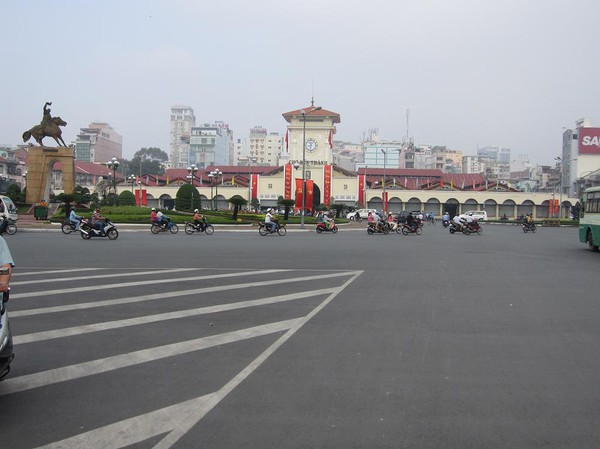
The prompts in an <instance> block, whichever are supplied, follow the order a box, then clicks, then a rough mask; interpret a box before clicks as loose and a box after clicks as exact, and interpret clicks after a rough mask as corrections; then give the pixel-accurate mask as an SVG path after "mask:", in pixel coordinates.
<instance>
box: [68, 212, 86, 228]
mask: <svg viewBox="0 0 600 449" xmlns="http://www.w3.org/2000/svg"><path fill="white" fill-rule="evenodd" d="M82 219H83V217H81V216H79V215H77V214H76V213H75V208H74V207H71V213H70V214H69V223H71V224H72V225H75V230H76V231H79V225H80V224H81V220H82Z"/></svg>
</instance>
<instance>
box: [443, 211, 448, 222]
mask: <svg viewBox="0 0 600 449" xmlns="http://www.w3.org/2000/svg"><path fill="white" fill-rule="evenodd" d="M447 221H448V222H449V221H450V215H449V214H448V212H444V215H442V223H445V222H447Z"/></svg>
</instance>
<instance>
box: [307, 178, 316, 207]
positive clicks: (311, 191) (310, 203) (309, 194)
mask: <svg viewBox="0 0 600 449" xmlns="http://www.w3.org/2000/svg"><path fill="white" fill-rule="evenodd" d="M314 187H315V182H314V181H313V180H312V179H307V180H306V201H305V203H304V207H305V208H306V209H310V211H311V212H312V211H313V198H314V195H313V194H314V190H315V189H314Z"/></svg>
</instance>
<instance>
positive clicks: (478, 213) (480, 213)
mask: <svg viewBox="0 0 600 449" xmlns="http://www.w3.org/2000/svg"><path fill="white" fill-rule="evenodd" d="M465 215H470V216H472V217H473V218H475V219H476V220H478V221H486V220H487V212H486V211H484V210H469V211H467V212H466V213H465Z"/></svg>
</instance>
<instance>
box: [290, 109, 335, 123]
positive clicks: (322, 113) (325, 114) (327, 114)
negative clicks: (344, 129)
mask: <svg viewBox="0 0 600 449" xmlns="http://www.w3.org/2000/svg"><path fill="white" fill-rule="evenodd" d="M314 109H315V107H314V106H308V107H306V108H302V109H296V110H295V111H290V112H284V113H283V114H282V115H283V118H284V119H285V120H286V122H288V123H291V121H292V117H297V116H301V115H302V112H303V111H304V113H305V114H306V115H310V116H312V117H330V118H331V119H332V120H333V123H340V121H341V120H340V114H338V113H337V112H333V111H328V110H327V109H319V110H318V111H315V110H314ZM311 111H314V112H311ZM309 113H310V114H309Z"/></svg>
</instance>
